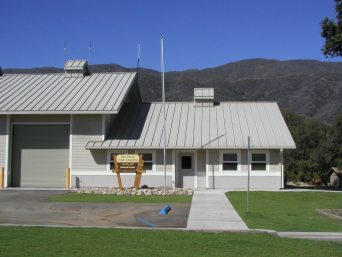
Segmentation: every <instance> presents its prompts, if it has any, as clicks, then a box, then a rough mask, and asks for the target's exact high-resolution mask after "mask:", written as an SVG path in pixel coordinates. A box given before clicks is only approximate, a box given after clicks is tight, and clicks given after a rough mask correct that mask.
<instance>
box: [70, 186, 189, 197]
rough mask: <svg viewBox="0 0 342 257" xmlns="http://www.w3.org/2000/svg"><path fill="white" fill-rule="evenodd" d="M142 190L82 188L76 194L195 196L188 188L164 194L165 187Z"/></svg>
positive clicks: (172, 190) (171, 189)
mask: <svg viewBox="0 0 342 257" xmlns="http://www.w3.org/2000/svg"><path fill="white" fill-rule="evenodd" d="M143 187H144V186H142V188H140V189H136V188H132V187H124V188H123V190H120V189H119V188H117V187H108V188H82V189H76V190H74V191H73V192H74V193H80V194H95V195H153V196H163V195H193V193H194V191H193V190H191V189H187V188H166V192H164V188H163V187H159V188H143Z"/></svg>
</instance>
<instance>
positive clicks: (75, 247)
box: [0, 227, 342, 257]
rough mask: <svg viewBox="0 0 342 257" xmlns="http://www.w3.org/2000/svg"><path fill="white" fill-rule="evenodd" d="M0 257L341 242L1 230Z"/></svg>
mask: <svg viewBox="0 0 342 257" xmlns="http://www.w3.org/2000/svg"><path fill="white" fill-rule="evenodd" d="M0 242H1V243H0V253H1V254H0V255H1V256H118V255H120V256H301V257H302V256H341V249H342V243H337V242H326V241H322V242H317V241H310V240H301V239H289V238H279V237H277V236H273V235H269V234H238V233H236V234H235V233H202V232H182V231H166V230H165V231H162V230H124V229H96V228H41V227H0Z"/></svg>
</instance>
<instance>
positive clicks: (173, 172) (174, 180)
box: [171, 150, 176, 185]
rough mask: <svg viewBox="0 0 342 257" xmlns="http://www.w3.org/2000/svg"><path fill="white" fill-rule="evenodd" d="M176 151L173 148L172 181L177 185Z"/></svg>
mask: <svg viewBox="0 0 342 257" xmlns="http://www.w3.org/2000/svg"><path fill="white" fill-rule="evenodd" d="M175 159H176V151H175V150H172V167H171V168H172V181H173V183H174V184H175V185H176V160H175Z"/></svg>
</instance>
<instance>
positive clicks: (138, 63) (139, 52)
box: [137, 44, 140, 73]
mask: <svg viewBox="0 0 342 257" xmlns="http://www.w3.org/2000/svg"><path fill="white" fill-rule="evenodd" d="M139 61H140V44H139V47H138V63H137V73H138V72H139Z"/></svg>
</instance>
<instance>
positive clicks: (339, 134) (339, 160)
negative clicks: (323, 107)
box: [328, 113, 342, 170]
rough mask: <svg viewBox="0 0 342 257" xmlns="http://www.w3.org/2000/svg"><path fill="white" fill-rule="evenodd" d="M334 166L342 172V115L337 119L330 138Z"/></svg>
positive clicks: (329, 143)
mask: <svg viewBox="0 0 342 257" xmlns="http://www.w3.org/2000/svg"><path fill="white" fill-rule="evenodd" d="M328 145H329V148H330V149H329V150H330V152H331V155H332V160H333V166H335V167H338V168H339V170H342V113H341V114H340V115H339V116H337V117H336V119H335V123H334V125H333V127H332V129H331V131H330V134H329V137H328Z"/></svg>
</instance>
